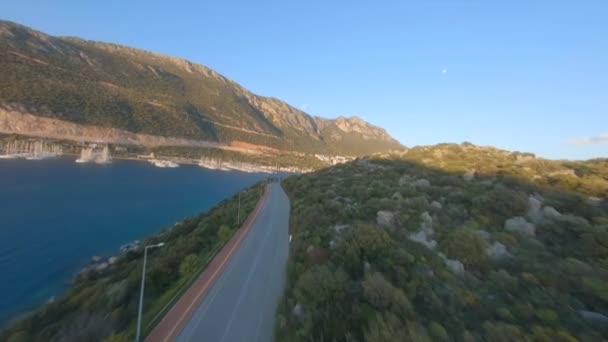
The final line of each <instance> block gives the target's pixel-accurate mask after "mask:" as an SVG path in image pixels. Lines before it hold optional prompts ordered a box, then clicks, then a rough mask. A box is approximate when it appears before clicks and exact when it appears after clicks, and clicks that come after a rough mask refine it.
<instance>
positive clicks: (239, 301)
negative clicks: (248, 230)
mask: <svg viewBox="0 0 608 342" xmlns="http://www.w3.org/2000/svg"><path fill="white" fill-rule="evenodd" d="M270 211H271V212H274V210H273V207H271V208H270ZM270 216H271V217H272V216H273V215H270ZM273 230H274V224H273V222H272V220H271V221H270V229H267V230H266V234H265V235H264V240H262V243H261V244H260V245H261V247H262V248H260V249H259V250H258V254H257V255H256V256H255V260H254V261H253V267H252V268H251V269H250V270H249V274H248V275H247V279H246V280H245V286H243V287H241V293H240V294H239V298H238V300H237V302H236V305H235V306H234V308H233V309H232V313H231V314H230V320H228V325H227V326H226V329H225V330H224V335H222V338H221V339H220V342H223V341H224V339H225V338H226V336H227V335H228V331H229V330H230V327H232V322H233V321H234V317H235V313H236V309H237V308H238V307H239V306H240V305H241V301H242V300H243V297H244V294H245V293H246V292H247V291H246V290H245V291H243V289H248V288H249V282H250V281H251V276H252V275H253V274H254V273H255V272H253V271H254V270H256V269H257V268H258V263H259V261H260V256H261V255H263V254H264V253H263V252H264V248H263V247H264V246H266V242H267V241H268V237H269V236H270V232H272V231H273Z"/></svg>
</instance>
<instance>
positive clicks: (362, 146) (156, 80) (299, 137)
mask: <svg viewBox="0 0 608 342" xmlns="http://www.w3.org/2000/svg"><path fill="white" fill-rule="evenodd" d="M0 84H2V86H1V87H0V132H4V133H19V134H24V135H38V136H48V137H53V138H65V139H68V140H77V141H78V140H87V139H89V140H106V141H109V142H114V143H132V144H141V145H180V146H184V145H186V146H188V145H189V146H200V145H201V142H205V143H213V144H217V145H212V146H237V147H238V146H247V147H248V148H249V149H255V150H261V151H266V152H269V151H275V150H279V151H284V152H285V151H286V152H292V153H293V152H296V153H306V154H323V155H348V156H360V155H364V154H369V153H373V152H381V151H387V150H390V149H400V148H402V146H401V145H400V144H399V142H398V141H396V140H395V139H393V138H391V137H390V136H389V135H388V134H387V132H386V131H385V130H384V129H382V128H379V127H376V126H373V125H371V124H369V123H367V122H365V121H363V120H361V119H360V118H357V117H352V118H344V117H340V118H338V119H335V120H331V119H324V118H320V117H313V116H310V115H308V114H306V113H305V112H303V111H301V110H299V109H297V108H294V107H292V106H290V105H289V104H287V103H285V102H283V101H281V100H278V99H275V98H271V97H263V96H258V95H255V94H253V93H251V92H250V91H248V90H247V89H245V88H244V87H242V86H240V85H239V84H237V83H236V82H234V81H232V80H230V79H228V78H226V77H224V76H222V75H220V74H218V73H217V72H215V71H213V70H211V69H209V68H207V67H205V66H203V65H200V64H196V63H192V62H190V61H187V60H185V59H181V58H175V57H170V56H165V55H161V54H156V53H152V52H148V51H144V50H139V49H135V48H130V47H125V46H120V45H116V44H110V43H101V42H95V41H87V40H82V39H78V38H72V37H54V36H49V35H47V34H44V33H42V32H39V31H36V30H33V29H30V28H28V27H25V26H22V25H19V24H15V23H11V22H7V21H0ZM83 132H84V133H83Z"/></svg>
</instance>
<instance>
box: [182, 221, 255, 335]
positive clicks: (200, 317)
mask: <svg viewBox="0 0 608 342" xmlns="http://www.w3.org/2000/svg"><path fill="white" fill-rule="evenodd" d="M264 213H265V212H263V213H262V216H260V217H262V218H263V217H264ZM255 228H256V227H255V226H253V227H252V228H251V230H250V231H249V233H250V234H251V233H253V230H254V229H255ZM247 237H249V236H247ZM251 242H252V240H251V239H244V240H243V242H242V244H241V247H240V248H242V249H245V248H246V247H247V246H248V245H249V244H250V243H251ZM236 253H238V251H237V252H235V255H234V256H236ZM234 260H236V259H234ZM227 267H230V265H229V266H227ZM233 270H234V267H230V268H229V269H226V270H225V272H226V271H227V272H229V273H224V274H221V275H220V276H219V277H218V279H217V281H218V283H216V284H220V287H219V288H217V289H216V287H215V286H214V287H212V288H211V291H212V292H213V294H212V295H211V297H209V302H208V303H206V304H207V305H205V306H203V304H205V299H206V298H204V299H203V300H201V302H200V305H201V306H202V307H203V311H201V312H200V313H199V314H198V315H197V313H196V310H195V311H194V312H193V313H192V316H194V317H198V319H196V320H195V321H194V322H196V324H189V323H193V321H192V320H191V321H189V322H188V323H186V327H184V329H183V330H182V333H186V336H187V338H186V340H188V341H190V340H191V338H192V335H193V334H194V333H195V332H196V327H197V326H198V325H199V324H200V322H201V321H202V320H203V318H205V314H206V313H207V310H208V309H209V307H211V306H212V305H213V302H214V301H215V298H216V297H217V296H218V294H219V293H221V292H222V290H223V289H224V286H225V285H226V282H222V281H221V279H225V278H224V276H225V277H229V276H230V274H232V272H233ZM188 327H191V328H190V329H188ZM186 329H188V331H189V332H186Z"/></svg>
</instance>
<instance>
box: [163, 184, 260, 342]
mask: <svg viewBox="0 0 608 342" xmlns="http://www.w3.org/2000/svg"><path fill="white" fill-rule="evenodd" d="M268 193H269V189H268V188H267V191H265V192H264V195H262V200H263V202H264V203H263V204H262V205H261V206H260V207H258V208H256V212H255V213H254V216H253V217H252V219H251V220H250V221H248V222H246V224H247V225H248V226H249V227H247V229H250V227H251V225H252V224H253V223H254V222H255V221H256V219H257V216H258V214H259V212H260V211H262V208H263V207H264V206H265V205H266V200H267V199H268ZM247 232H248V231H246V232H243V233H242V234H241V235H240V236H239V237H238V240H237V241H236V243H235V244H234V245H233V246H232V247H231V248H230V250H229V252H228V254H226V256H225V257H224V260H222V263H221V264H220V266H219V267H217V268H216V269H215V272H213V274H212V275H211V278H209V279H208V280H207V282H205V285H204V286H203V287H202V289H201V291H198V292H197V295H196V296H195V299H194V300H193V301H192V302H190V305H188V307H187V308H186V310H185V311H184V312H183V314H182V315H181V316H180V317H179V319H178V320H177V322H176V324H175V325H173V328H171V330H169V334H167V335H166V336H165V338H164V339H163V342H167V341H169V340H170V339H171V337H172V336H173V334H174V333H175V330H177V328H178V327H179V326H180V325H182V321H183V320H184V318H185V317H186V316H187V315H188V314H189V313H190V310H192V307H193V306H194V305H195V303H196V302H198V299H200V297H201V296H202V294H203V293H204V292H205V290H206V289H207V287H209V283H211V282H213V281H215V280H216V279H215V276H216V275H217V273H218V272H219V271H220V270H221V269H222V268H223V267H224V265H225V264H226V262H227V261H228V260H229V259H230V257H231V256H232V253H233V252H234V249H235V248H236V247H237V246H239V245H240V242H241V241H242V240H243V239H244V238H245V236H246V234H245V233H247ZM220 253H221V251H220Z"/></svg>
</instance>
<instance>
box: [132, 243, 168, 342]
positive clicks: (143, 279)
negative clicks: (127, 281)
mask: <svg viewBox="0 0 608 342" xmlns="http://www.w3.org/2000/svg"><path fill="white" fill-rule="evenodd" d="M164 245H165V243H164V242H161V243H158V244H156V245H148V246H146V248H144V266H143V268H142V270H141V290H140V291H139V310H138V311H137V333H136V334H135V342H139V336H140V332H141V312H142V309H143V306H144V285H145V283H146V259H147V258H148V248H157V247H162V246H164Z"/></svg>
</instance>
